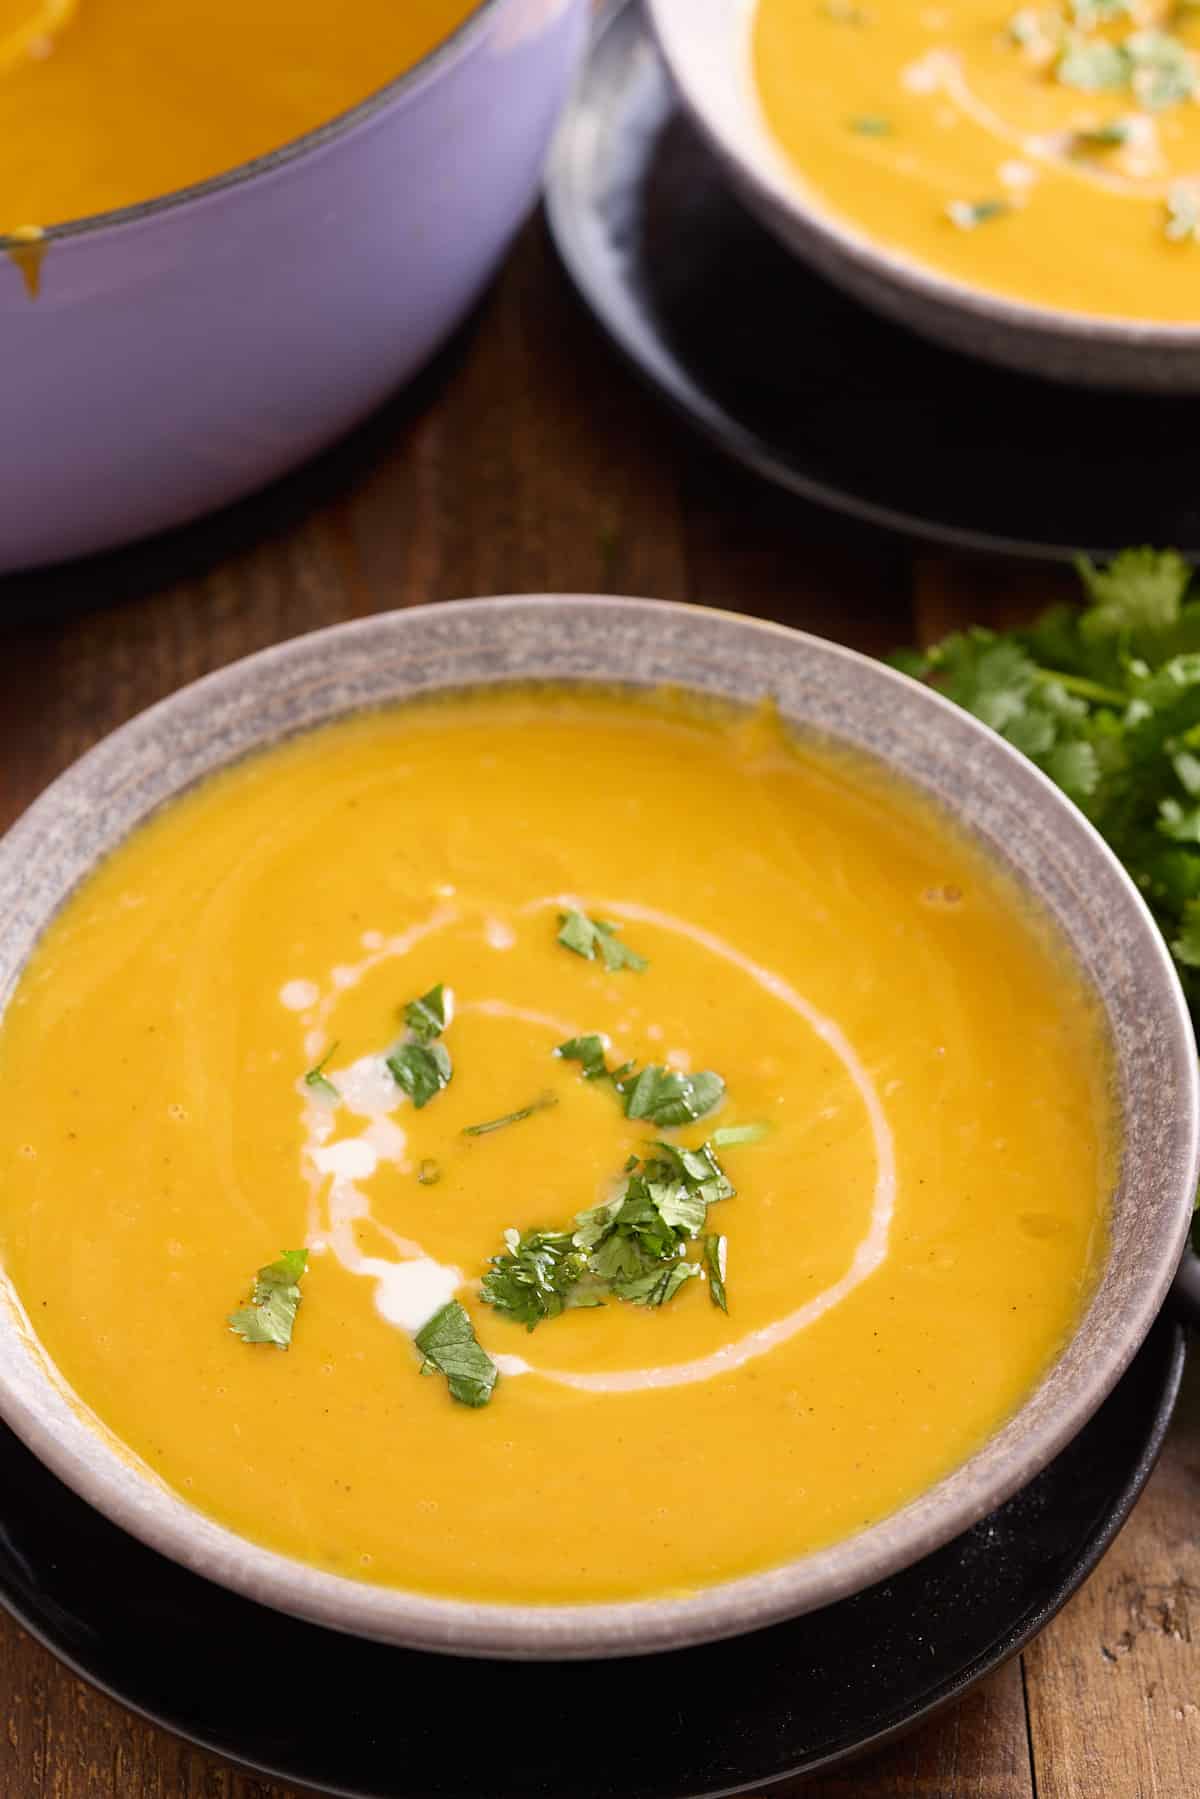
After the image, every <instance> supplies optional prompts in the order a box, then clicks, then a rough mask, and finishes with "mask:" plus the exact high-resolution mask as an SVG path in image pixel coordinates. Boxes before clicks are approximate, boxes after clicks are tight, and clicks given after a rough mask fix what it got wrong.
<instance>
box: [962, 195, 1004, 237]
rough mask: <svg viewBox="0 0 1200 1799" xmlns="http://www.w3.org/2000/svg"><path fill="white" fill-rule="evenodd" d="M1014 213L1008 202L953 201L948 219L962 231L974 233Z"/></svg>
mask: <svg viewBox="0 0 1200 1799" xmlns="http://www.w3.org/2000/svg"><path fill="white" fill-rule="evenodd" d="M1011 211H1012V207H1011V205H1010V204H1009V202H1008V201H1007V200H951V202H950V204H949V205H948V206H947V207H946V217H947V218H948V219H949V221H950V223H951V224H952V225H956V226H957V227H958V229H959V230H960V231H974V230H975V229H976V227H977V226H979V225H986V224H988V222H989V221H990V220H992V219H1001V218H1003V217H1004V215H1005V213H1009V212H1011Z"/></svg>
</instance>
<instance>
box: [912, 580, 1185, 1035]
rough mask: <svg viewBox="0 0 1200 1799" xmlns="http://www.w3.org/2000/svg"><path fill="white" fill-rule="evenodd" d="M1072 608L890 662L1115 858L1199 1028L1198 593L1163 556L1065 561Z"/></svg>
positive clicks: (965, 634) (962, 634)
mask: <svg viewBox="0 0 1200 1799" xmlns="http://www.w3.org/2000/svg"><path fill="white" fill-rule="evenodd" d="M1077 568H1078V571H1079V576H1080V579H1081V581H1082V583H1083V588H1084V601H1085V603H1084V605H1083V606H1082V607H1078V606H1057V607H1054V608H1053V609H1052V610H1051V611H1049V612H1047V613H1045V614H1044V615H1043V616H1042V617H1041V618H1040V619H1039V620H1038V621H1037V623H1035V624H1034V625H1032V626H1030V627H1029V628H1028V629H1027V630H1019V631H1005V632H996V631H988V630H983V629H981V628H978V627H976V628H973V629H971V630H968V631H957V632H955V633H954V634H953V635H952V636H949V637H946V638H944V639H943V640H942V641H941V642H940V643H937V644H935V645H934V646H933V647H932V648H931V649H928V650H924V651H921V652H914V651H907V652H903V653H901V655H899V656H898V657H895V658H893V660H894V661H895V663H896V664H897V666H899V667H901V668H903V669H905V670H906V671H907V672H908V673H909V674H912V675H915V676H917V678H918V679H921V680H924V681H928V682H929V683H930V684H931V685H933V686H935V687H937V688H938V689H939V691H940V692H942V693H943V694H945V695H946V697H947V698H948V699H951V700H954V701H955V702H956V703H957V704H958V705H960V706H963V707H965V708H966V710H967V711H969V712H973V713H974V714H975V716H976V717H977V718H980V719H982V720H983V722H984V723H985V724H988V725H991V726H992V728H993V729H994V730H996V731H998V732H999V733H1000V735H1001V736H1002V737H1004V738H1006V739H1007V740H1008V742H1009V743H1011V744H1013V745H1014V746H1015V747H1016V748H1017V749H1019V750H1022V751H1024V753H1025V754H1026V755H1027V756H1029V757H1030V759H1031V760H1032V761H1033V762H1035V763H1036V764H1037V765H1038V767H1039V768H1041V769H1042V770H1043V771H1044V772H1045V773H1046V774H1047V775H1049V776H1050V778H1051V780H1053V781H1055V782H1056V783H1057V784H1058V786H1059V787H1061V788H1062V790H1063V792H1064V793H1066V794H1068V795H1069V797H1070V798H1071V799H1073V800H1074V801H1075V802H1076V804H1077V805H1078V806H1079V807H1080V808H1081V810H1082V811H1083V812H1085V813H1086V814H1087V816H1088V817H1089V818H1090V819H1091V821H1092V823H1093V824H1094V825H1095V826H1096V828H1097V830H1099V831H1100V833H1101V835H1102V836H1103V837H1105V838H1106V839H1107V841H1108V843H1109V844H1110V845H1111V847H1112V849H1113V850H1114V851H1115V852H1116V854H1117V855H1118V856H1119V857H1120V859H1121V861H1122V862H1123V863H1124V864H1125V867H1126V869H1127V870H1128V871H1129V873H1130V875H1131V876H1132V878H1133V880H1134V881H1135V882H1136V883H1137V885H1138V887H1139V888H1140V889H1141V892H1142V894H1143V895H1144V897H1145V899H1146V901H1147V904H1148V905H1149V907H1150V909H1151V911H1152V912H1153V914H1154V917H1155V919H1156V921H1157V923H1158V925H1159V927H1160V929H1161V930H1162V932H1163V934H1164V936H1165V937H1166V939H1167V942H1168V943H1169V945H1170V948H1171V953H1172V955H1173V956H1174V958H1175V965H1176V967H1177V969H1178V971H1179V976H1180V979H1181V980H1182V982H1183V988H1184V992H1185V994H1186V995H1187V999H1188V1003H1189V1005H1190V1007H1191V1010H1192V1016H1193V1019H1194V1020H1195V1021H1196V1023H1197V1024H1198V1025H1200V595H1197V591H1196V587H1195V584H1194V582H1193V577H1192V571H1191V569H1190V568H1189V567H1188V564H1187V563H1186V562H1185V561H1184V559H1183V557H1182V556H1180V555H1178V554H1177V552H1176V551H1174V550H1153V549H1131V550H1125V551H1123V552H1122V553H1121V555H1119V556H1117V557H1115V558H1114V560H1113V561H1112V562H1111V563H1110V564H1109V565H1108V566H1107V567H1106V568H1097V567H1095V566H1094V565H1093V564H1092V563H1091V562H1090V561H1088V560H1087V558H1085V557H1081V558H1080V559H1079V561H1078V563H1077Z"/></svg>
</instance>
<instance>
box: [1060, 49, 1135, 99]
mask: <svg viewBox="0 0 1200 1799" xmlns="http://www.w3.org/2000/svg"><path fill="white" fill-rule="evenodd" d="M1054 73H1055V76H1056V77H1057V79H1058V80H1059V82H1061V84H1062V86H1063V87H1073V88H1078V89H1079V91H1080V93H1083V94H1105V93H1117V92H1119V90H1120V89H1121V88H1124V87H1128V86H1129V83H1130V80H1131V78H1132V75H1133V60H1132V58H1131V57H1130V55H1129V53H1128V51H1127V50H1126V49H1125V48H1124V47H1123V46H1122V45H1121V44H1111V43H1109V42H1108V40H1107V39H1106V38H1098V39H1096V40H1095V41H1094V42H1092V43H1087V42H1084V41H1083V40H1081V39H1079V38H1072V39H1071V40H1070V41H1069V42H1068V44H1067V47H1066V49H1065V50H1064V51H1063V53H1062V55H1061V56H1060V57H1059V59H1058V62H1057V64H1056V66H1055V70H1054Z"/></svg>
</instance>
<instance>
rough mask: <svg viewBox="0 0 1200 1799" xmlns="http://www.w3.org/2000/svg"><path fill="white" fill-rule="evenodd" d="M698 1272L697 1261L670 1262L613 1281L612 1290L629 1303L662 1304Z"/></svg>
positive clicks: (641, 1304) (693, 1278) (640, 1304)
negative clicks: (666, 1264) (642, 1272)
mask: <svg viewBox="0 0 1200 1799" xmlns="http://www.w3.org/2000/svg"><path fill="white" fill-rule="evenodd" d="M699 1274H700V1265H699V1263H698V1262H684V1261H678V1262H672V1263H671V1264H670V1266H669V1267H667V1268H662V1269H656V1268H652V1269H651V1270H650V1272H649V1273H648V1274H636V1275H634V1277H633V1279H632V1280H619V1281H615V1282H614V1283H613V1291H614V1293H615V1294H616V1296H617V1298H618V1299H623V1300H625V1301H626V1302H627V1303H628V1304H630V1305H635V1306H662V1305H666V1303H667V1301H668V1300H669V1299H674V1297H675V1295H676V1294H677V1293H678V1291H679V1289H680V1288H681V1287H682V1286H683V1284H684V1282H685V1281H690V1280H695V1279H696V1278H697V1277H698V1276H699Z"/></svg>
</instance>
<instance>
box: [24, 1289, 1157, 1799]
mask: <svg viewBox="0 0 1200 1799" xmlns="http://www.w3.org/2000/svg"><path fill="white" fill-rule="evenodd" d="M1183 1357H1184V1344H1183V1332H1182V1330H1181V1328H1180V1327H1179V1326H1178V1325H1176V1324H1173V1323H1171V1322H1170V1321H1169V1320H1168V1319H1166V1318H1165V1317H1164V1318H1160V1319H1159V1321H1158V1323H1157V1324H1156V1325H1155V1327H1154V1330H1153V1331H1152V1332H1151V1334H1150V1336H1149V1338H1148V1339H1147V1341H1146V1343H1145V1345H1144V1346H1143V1348H1142V1350H1141V1352H1140V1353H1139V1355H1138V1356H1137V1358H1136V1360H1135V1361H1134V1363H1133V1365H1132V1366H1131V1368H1130V1369H1129V1371H1128V1372H1127V1373H1126V1375H1125V1376H1124V1378H1123V1380H1122V1381H1121V1383H1120V1385H1119V1386H1118V1387H1117V1389H1116V1391H1115V1392H1114V1393H1113V1394H1112V1396H1111V1397H1110V1398H1109V1399H1108V1400H1107V1402H1106V1403H1105V1405H1104V1406H1103V1407H1102V1408H1101V1410H1100V1411H1099V1412H1098V1413H1097V1414H1096V1416H1095V1418H1093V1420H1092V1421H1091V1423H1090V1424H1089V1425H1088V1426H1087V1427H1086V1428H1085V1429H1084V1430H1083V1431H1082V1432H1081V1434H1080V1435H1079V1437H1078V1438H1077V1439H1076V1440H1075V1442H1074V1443H1072V1444H1071V1446H1070V1447H1069V1448H1068V1449H1067V1450H1065V1451H1064V1452H1063V1454H1062V1455H1061V1456H1060V1457H1059V1458H1058V1460H1057V1461H1056V1462H1054V1463H1053V1464H1052V1465H1051V1466H1050V1467H1049V1468H1048V1469H1047V1470H1046V1471H1045V1472H1044V1473H1043V1474H1041V1475H1039V1477H1038V1478H1037V1479H1036V1480H1035V1481H1033V1482H1032V1484H1031V1485H1030V1486H1028V1487H1027V1488H1026V1489H1025V1490H1024V1491H1023V1492H1021V1493H1020V1494H1018V1495H1017V1497H1016V1498H1015V1499H1012V1500H1010V1501H1009V1503H1008V1504H1007V1505H1005V1506H1002V1507H1001V1508H1000V1510H999V1511H997V1512H995V1513H993V1515H992V1516H991V1517H990V1518H987V1519H985V1520H984V1521H983V1523H981V1524H978V1525H976V1527H975V1528H974V1529H973V1530H970V1531H968V1532H967V1534H966V1535H965V1536H962V1537H959V1538H958V1539H957V1540H956V1541H955V1542H953V1543H951V1544H949V1545H948V1546H947V1547H946V1548H945V1549H941V1550H939V1551H938V1552H937V1553H936V1554H935V1555H931V1556H929V1557H928V1558H927V1559H926V1560H924V1561H922V1562H920V1563H918V1564H917V1565H916V1566H915V1567H913V1568H910V1569H908V1570H907V1571H906V1572H905V1573H903V1574H899V1575H897V1576H896V1578H895V1579H894V1580H890V1581H887V1582H885V1583H884V1584H882V1585H880V1586H876V1587H872V1588H871V1589H870V1590H869V1591H867V1592H865V1593H862V1594H860V1595H858V1596H857V1597H856V1598H853V1599H848V1600H845V1601H843V1603H842V1604H840V1605H836V1606H831V1607H829V1608H828V1609H827V1610H825V1611H823V1612H820V1613H816V1614H814V1615H812V1616H810V1617H807V1618H800V1619H797V1620H796V1621H795V1622H794V1623H791V1624H781V1625H776V1626H774V1627H773V1628H772V1629H770V1630H764V1631H760V1632H758V1633H757V1634H756V1635H754V1636H749V1637H742V1638H738V1639H735V1640H734V1641H732V1642H729V1643H719V1644H714V1645H712V1646H710V1647H707V1648H703V1649H690V1650H684V1651H680V1652H677V1653H675V1654H672V1655H663V1656H658V1657H655V1658H652V1659H650V1660H642V1661H622V1662H600V1663H575V1664H558V1665H545V1664H523V1665H522V1664H517V1663H487V1662H471V1661H455V1660H451V1659H449V1658H447V1657H439V1656H432V1655H418V1654H414V1653H411V1652H409V1651H406V1650H398V1649H385V1648H381V1647H379V1646H377V1645H374V1644H370V1643H364V1642H359V1641H357V1640H355V1639H353V1638H350V1637H342V1636H337V1635H335V1634H334V1633H332V1632H329V1631H324V1630H319V1629H317V1628H316V1627H315V1626H313V1625H309V1624H301V1623H297V1622H296V1621H294V1620H292V1619H288V1618H285V1617H283V1616H281V1615H280V1614H278V1613H276V1612H271V1611H266V1610H264V1609H263V1608H262V1607H261V1606H257V1605H252V1604H251V1603H250V1602H249V1601H247V1600H244V1599H238V1598H235V1597H234V1596H233V1595H232V1594H230V1593H227V1592H225V1591H224V1590H223V1589H222V1588H220V1587H216V1586H212V1585H210V1584H209V1583H208V1582H207V1581H204V1580H201V1579H199V1578H197V1576H195V1575H193V1574H188V1573H185V1572H184V1570H183V1569H181V1568H178V1567H176V1566H175V1565H174V1564H173V1563H171V1562H168V1561H165V1560H164V1559H163V1558H162V1557H161V1556H158V1555H156V1554H155V1553H154V1552H153V1551H151V1550H149V1549H145V1548H143V1547H142V1546H141V1544H139V1543H136V1542H134V1541H133V1539H132V1538H131V1537H127V1536H126V1535H125V1534H124V1533H123V1532H122V1531H120V1530H117V1529H116V1528H115V1526H113V1525H111V1524H108V1523H106V1522H105V1521H104V1519H102V1518H101V1517H100V1516H99V1515H98V1514H97V1513H95V1512H93V1511H92V1510H91V1509H90V1508H89V1507H88V1506H86V1505H85V1504H84V1503H83V1502H82V1500H80V1499H77V1498H76V1497H75V1496H74V1494H72V1493H71V1492H69V1491H68V1489H67V1488H66V1487H64V1486H62V1485H61V1484H60V1482H58V1481H57V1480H56V1479H55V1478H54V1477H53V1476H52V1475H50V1474H48V1473H47V1472H46V1470H45V1469H44V1468H43V1467H42V1466H41V1464H40V1463H39V1462H38V1461H36V1460H35V1459H34V1457H33V1456H31V1455H30V1454H29V1452H28V1451H27V1450H26V1449H25V1448H24V1447H23V1446H22V1445H21V1444H20V1443H19V1442H18V1441H17V1440H16V1438H15V1437H12V1436H11V1435H10V1434H9V1433H8V1432H7V1431H3V1430H2V1428H0V1468H2V1470H3V1490H2V1496H0V1600H2V1601H3V1603H4V1604H5V1605H6V1606H7V1607H8V1609H9V1610H10V1611H11V1612H12V1613H13V1614H14V1616H15V1617H17V1618H18V1619H19V1620H20V1621H21V1623H22V1624H24V1625H25V1627H26V1628H27V1629H28V1630H30V1631H32V1632H33V1634H34V1635H35V1636H37V1637H40V1638H41V1640H42V1641H43V1642H44V1643H45V1644H47V1645H48V1647H49V1648H50V1649H52V1650H53V1651H54V1653H55V1654H56V1655H59V1656H61V1657H62V1659H63V1660H64V1661H66V1662H68V1663H69V1664H70V1665H71V1666H72V1667H73V1668H74V1669H76V1670H77V1672H78V1673H80V1674H81V1675H83V1677H84V1678H85V1679H86V1680H89V1681H91V1682H92V1683H93V1684H94V1685H96V1686H98V1687H101V1688H103V1689H104V1690H105V1691H106V1692H108V1693H111V1694H112V1695H113V1696H114V1697H115V1698H117V1699H119V1700H120V1701H121V1702H122V1703H123V1704H125V1705H129V1706H133V1707H134V1708H135V1709H137V1710H138V1711H140V1712H143V1713H145V1714H146V1716H148V1717H150V1718H154V1719H156V1720H157V1721H158V1722H160V1723H162V1724H165V1725H166V1726H167V1727H168V1728H169V1729H171V1730H173V1731H176V1732H178V1733H179V1734H180V1735H181V1736H185V1737H189V1738H191V1739H192V1740H193V1741H195V1742H197V1743H200V1744H202V1745H203V1746H205V1747H206V1748H210V1749H213V1750H216V1751H217V1752H218V1753H219V1754H221V1755H225V1756H227V1757H229V1759H230V1760H232V1761H235V1762H239V1763H241V1764H242V1765H243V1766H246V1767H249V1768H253V1769H255V1770H257V1771H259V1772H262V1773H266V1774H269V1775H274V1776H275V1777H277V1778H279V1779H282V1780H285V1781H295V1782H297V1783H299V1784H302V1785H306V1786H312V1787H316V1788H318V1789H320V1790H321V1791H324V1792H328V1793H336V1794H347V1795H353V1796H354V1799H384V1796H385V1795H386V1796H387V1799H430V1796H431V1795H434V1794H436V1795H438V1796H439V1799H508V1796H509V1795H512V1796H513V1799H515V1796H516V1795H518V1794H519V1795H521V1799H530V1796H532V1795H538V1794H545V1795H547V1796H548V1799H549V1796H552V1799H562V1796H563V1795H566V1794H569V1795H570V1796H571V1799H630V1795H631V1794H636V1795H637V1799H712V1796H715V1795H717V1794H729V1793H736V1792H743V1791H748V1790H749V1791H756V1792H761V1791H763V1789H765V1788H767V1787H769V1786H770V1785H771V1783H772V1782H774V1781H778V1780H783V1779H786V1778H787V1777H789V1776H791V1775H795V1774H797V1773H800V1772H804V1771H807V1770H811V1769H814V1768H817V1767H821V1766H824V1765H827V1764H829V1763H831V1762H834V1761H839V1760H842V1759H843V1758H845V1757H847V1756H849V1755H852V1754H855V1753H857V1752H859V1751H860V1750H862V1749H864V1748H867V1747H870V1746H871V1745H872V1744H877V1743H879V1742H882V1741H885V1740H886V1739H887V1738H888V1737H889V1736H891V1735H894V1734H895V1733H896V1732H898V1731H900V1730H903V1729H904V1728H906V1727H907V1726H908V1725H910V1724H913V1723H915V1722H916V1721H917V1720H918V1719H920V1718H922V1717H925V1716H926V1715H927V1714H928V1713H929V1712H931V1711H933V1710H935V1709H936V1708H937V1707H938V1706H940V1705H944V1704H945V1703H946V1701H947V1700H949V1699H953V1698H954V1697H955V1696H956V1695H957V1694H959V1693H961V1692H963V1691H964V1690H965V1688H967V1687H968V1686H970V1684H971V1683H972V1682H973V1681H975V1680H978V1679H979V1678H980V1676H981V1675H983V1674H985V1673H987V1671H988V1670H989V1669H991V1668H994V1667H995V1666H996V1665H997V1664H998V1663H1000V1662H1002V1661H1004V1660H1005V1658H1006V1657H1008V1656H1010V1655H1012V1654H1013V1653H1014V1652H1015V1651H1016V1650H1017V1649H1019V1648H1020V1647H1021V1645H1022V1644H1023V1643H1024V1642H1026V1641H1027V1640H1028V1639H1029V1638H1030V1637H1031V1636H1032V1635H1033V1634H1034V1633H1035V1632H1036V1631H1038V1630H1040V1629H1041V1628H1042V1626H1043V1625H1044V1624H1046V1623H1047V1621H1048V1620H1049V1619H1050V1618H1051V1617H1053V1615H1054V1613H1055V1612H1056V1611H1057V1610H1058V1608H1059V1607H1060V1606H1061V1605H1062V1604H1063V1603H1064V1601H1065V1600H1066V1599H1068V1598H1069V1597H1070V1595H1071V1594H1072V1593H1073V1592H1074V1591H1075V1589H1076V1588H1077V1587H1078V1586H1079V1584H1080V1582H1081V1581H1082V1580H1083V1579H1084V1577H1085V1576H1086V1575H1087V1574H1088V1573H1089V1571H1090V1570H1091V1569H1092V1568H1093V1567H1094V1566H1095V1563H1096V1561H1097V1560H1098V1559H1099V1557H1100V1556H1101V1555H1102V1554H1103V1552H1104V1550H1105V1549H1106V1548H1107V1547H1108V1545H1109V1543H1110V1542H1111V1541H1112V1539H1113V1537H1114V1536H1115V1535H1116V1533H1117V1531H1118V1530H1119V1528H1120V1526H1121V1524H1122V1523H1123V1522H1124V1519H1125V1517H1126V1516H1127V1514H1128V1512H1129V1509H1130V1507H1131V1506H1132V1504H1133V1502H1134V1500H1135V1499H1136V1498H1137V1496H1138V1494H1139V1493H1140V1492H1141V1490H1142V1487H1143V1486H1144V1485H1145V1482H1146V1479H1147V1476H1148V1475H1149V1473H1150V1470H1151V1468H1152V1467H1153V1464H1154V1460H1155V1457H1156V1456H1157V1454H1158V1451H1159V1449H1160V1447H1161V1445H1162V1440H1163V1436H1164V1434H1165V1431H1166V1428H1167V1424H1168V1421H1169V1419H1170V1416H1171V1408H1172V1406H1173V1404H1174V1401H1175V1395H1176V1392H1177V1390H1178V1387H1179V1379H1180V1375H1181V1373H1182V1369H1183ZM731 1472H732V1474H733V1478H736V1470H733V1471H731ZM613 1506H614V1519H615V1520H616V1521H617V1528H616V1529H615V1534H614V1544H615V1545H616V1548H617V1552H619V1553H630V1554H632V1553H641V1552H642V1551H641V1550H639V1548H638V1544H639V1542H641V1543H644V1545H645V1553H646V1554H648V1555H652V1554H653V1531H652V1530H648V1531H647V1532H646V1533H645V1534H644V1536H643V1533H641V1531H640V1529H639V1520H638V1514H637V1503H636V1498H634V1497H632V1496H630V1495H627V1494H618V1493H614V1495H613ZM479 1528H480V1529H481V1530H486V1529H487V1498H486V1494H481V1496H480V1519H479Z"/></svg>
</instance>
